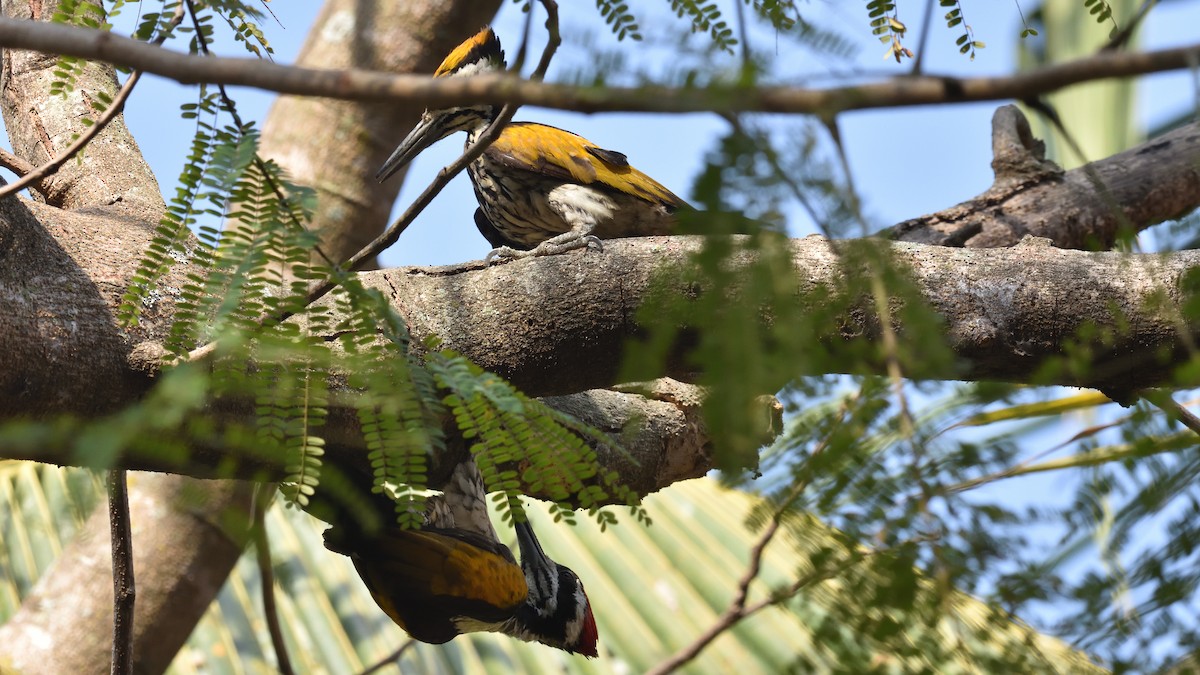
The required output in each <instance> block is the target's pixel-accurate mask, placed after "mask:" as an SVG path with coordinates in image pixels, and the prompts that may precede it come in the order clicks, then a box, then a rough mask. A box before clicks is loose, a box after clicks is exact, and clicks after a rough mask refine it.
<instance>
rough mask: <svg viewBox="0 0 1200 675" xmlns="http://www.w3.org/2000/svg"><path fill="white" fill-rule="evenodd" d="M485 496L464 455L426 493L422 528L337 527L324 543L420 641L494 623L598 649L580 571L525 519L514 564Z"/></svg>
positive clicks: (577, 649) (570, 647) (564, 644)
mask: <svg viewBox="0 0 1200 675" xmlns="http://www.w3.org/2000/svg"><path fill="white" fill-rule="evenodd" d="M486 497H487V494H486V492H485V489H484V485H483V479H482V477H481V476H480V475H479V469H478V467H476V466H475V462H474V461H472V460H470V459H468V460H466V461H465V462H463V463H461V464H459V465H458V466H457V467H455V469H454V473H453V474H452V476H451V479H450V482H449V483H448V484H447V485H446V488H445V490H444V492H443V494H442V495H441V496H433V497H430V498H429V499H428V501H427V502H426V509H425V524H424V525H423V526H422V527H421V528H420V529H415V530H403V529H400V528H399V527H398V526H396V525H394V524H393V525H392V526H391V527H385V528H384V529H383V530H382V531H380V532H376V533H374V534H366V533H362V532H359V531H358V530H357V529H356V528H352V527H338V526H335V527H333V528H331V529H330V530H327V531H326V533H325V546H326V548H328V549H330V550H331V551H334V552H335V553H341V554H342V555H345V556H348V557H349V558H350V560H351V561H353V562H354V568H355V569H356V570H357V571H358V575H359V576H360V577H362V580H363V582H364V583H365V584H366V585H367V589H368V590H370V591H371V596H372V597H373V598H374V599H375V602H376V603H378V604H379V607H380V609H382V610H383V611H384V612H385V613H386V614H387V615H388V616H389V617H391V619H392V620H393V621H395V622H396V624H397V625H399V626H400V627H401V628H403V629H404V630H405V631H407V632H408V634H409V635H411V636H413V637H414V638H416V639H417V640H420V641H422V642H430V643H433V644H442V643H444V642H449V641H450V640H452V639H454V637H455V636H457V635H459V634H461V633H471V632H476V631H491V632H497V633H504V634H505V635H510V636H512V637H515V638H518V639H520V640H525V641H528V642H541V643H543V644H547V645H550V646H551V647H557V648H559V649H562V650H564V651H567V652H571V653H577V654H582V655H584V656H589V657H590V656H596V653H597V651H596V640H597V637H598V634H597V631H596V620H595V618H594V617H593V616H592V607H591V605H590V604H589V603H588V598H587V594H585V593H584V591H583V583H582V582H581V581H580V580H579V577H578V576H576V575H575V573H574V572H572V571H571V570H570V568H567V567H565V566H563V565H559V564H558V563H556V562H554V561H553V560H551V559H550V558H549V557H547V556H546V554H545V553H544V552H543V551H542V547H541V545H540V544H539V543H538V540H537V537H536V536H534V534H533V528H532V527H530V525H529V523H517V524H516V526H515V527H516V531H517V544H518V546H519V548H520V551H521V564H520V566H518V565H517V562H516V560H515V559H514V558H513V555H512V552H511V551H509V549H508V547H507V546H505V545H504V544H502V543H500V540H499V538H498V537H497V536H496V530H495V529H493V527H492V522H491V519H490V518H489V517H488V512H487V504H486V501H485V500H486ZM388 503H389V504H390V500H388ZM385 508H387V507H385ZM388 512H389V513H390V508H388Z"/></svg>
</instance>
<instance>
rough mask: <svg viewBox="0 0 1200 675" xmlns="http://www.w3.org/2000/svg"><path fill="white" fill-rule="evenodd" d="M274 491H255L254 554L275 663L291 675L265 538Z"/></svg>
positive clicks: (265, 486) (268, 485)
mask: <svg viewBox="0 0 1200 675" xmlns="http://www.w3.org/2000/svg"><path fill="white" fill-rule="evenodd" d="M274 490H275V486H274V484H271V483H259V485H258V488H257V489H256V490H255V491H254V527H253V528H252V531H253V534H254V553H255V557H256V559H257V561H258V576H259V578H260V579H261V582H262V601H263V617H264V618H265V619H266V621H267V632H268V633H270V634H271V646H272V647H273V648H274V649H275V661H276V663H277V664H278V665H279V672H280V673H281V674H282V675H293V673H295V671H294V670H292V660H291V659H290V658H289V657H288V651H287V644H286V643H285V642H284V641H283V627H282V626H281V625H280V623H279V609H278V607H276V605H275V568H274V567H273V566H272V565H271V542H270V538H269V537H268V536H267V508H268V507H269V506H270V504H271V493H272V492H273V491H274Z"/></svg>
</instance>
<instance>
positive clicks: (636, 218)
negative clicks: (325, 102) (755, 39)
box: [376, 28, 687, 260]
mask: <svg viewBox="0 0 1200 675" xmlns="http://www.w3.org/2000/svg"><path fill="white" fill-rule="evenodd" d="M504 68H505V64H504V52H503V51H502V50H501V48H500V40H499V38H497V37H496V34H495V33H493V32H492V29H491V28H484V29H483V30H481V31H479V33H477V34H475V35H474V36H473V37H471V38H470V39H469V40H467V41H466V42H464V43H462V44H461V45H459V46H458V47H457V48H455V50H454V51H452V52H450V55H449V56H447V57H446V60H444V61H442V65H441V66H439V67H438V69H437V71H436V72H435V73H434V74H433V76H434V77H462V76H468V75H478V74H480V73H489V72H498V71H502V70H504ZM499 111H500V109H499V108H498V107H496V106H492V105H485V104H480V105H473V106H460V107H456V108H448V109H446V110H427V111H425V115H424V116H423V117H422V119H421V122H420V123H419V124H417V126H416V128H414V129H413V130H412V131H411V132H409V134H408V136H407V137H406V138H405V139H404V140H403V141H401V142H400V146H399V147H397V148H396V150H395V152H393V153H392V155H391V157H389V158H388V160H387V161H386V162H384V164H383V167H382V168H381V169H379V173H377V174H376V178H378V179H379V180H384V179H386V178H387V177H388V176H391V175H392V174H393V173H395V172H396V171H398V170H399V169H400V168H401V167H403V166H405V165H406V164H408V163H409V162H411V161H412V159H413V158H414V157H416V156H417V155H418V154H419V153H420V152H421V151H422V150H424V149H425V148H427V147H429V146H430V145H432V144H434V143H436V142H437V141H439V140H441V139H443V138H445V137H446V136H449V135H450V134H452V133H454V132H456V131H465V132H467V147H470V146H471V145H473V144H474V143H475V142H476V141H477V140H478V138H479V136H480V135H481V134H482V133H483V131H484V129H486V128H487V126H488V125H489V124H490V123H491V122H492V120H494V119H495V118H496V115H498V114H499ZM467 172H468V173H469V174H470V176H471V183H472V184H473V185H474V186H475V197H476V199H478V200H479V208H478V209H477V210H476V211H475V225H476V226H477V227H478V228H479V231H480V233H481V234H483V236H484V238H486V239H487V240H488V243H490V244H491V245H492V246H494V247H496V248H495V250H493V251H492V252H491V253H489V254H488V259H489V260H491V259H492V258H493V257H495V256H500V257H510V258H523V257H525V256H531V255H553V254H556V253H561V252H563V251H570V250H572V249H576V248H583V247H585V246H587V245H588V244H589V243H590V242H596V240H597V239H610V238H614V237H644V236H649V235H655V234H670V233H671V231H672V229H673V228H674V225H675V212H676V211H677V210H678V209H680V208H684V207H686V206H687V204H686V203H685V202H684V201H683V200H682V199H680V198H679V197H676V196H675V195H674V194H672V193H671V191H670V190H668V189H667V188H665V187H663V186H662V185H660V184H659V183H657V182H656V181H655V180H654V179H653V178H650V177H649V176H647V175H646V174H644V173H642V172H641V171H638V170H637V169H635V168H633V167H632V166H630V165H629V161H628V160H627V159H626V158H625V155H623V154H621V153H619V152H616V151H615V150H605V149H603V148H600V147H598V146H597V145H596V144H595V143H592V142H591V141H589V140H587V139H586V138H583V137H582V136H576V135H575V134H573V133H571V132H569V131H563V130H562V129H557V128H555V127H551V126H546V125H545V124H535V123H533V122H513V123H511V124H509V125H507V126H505V127H504V130H503V131H502V132H501V134H500V136H499V138H497V139H496V141H495V142H494V143H492V144H491V145H490V146H488V149H487V150H485V151H484V153H483V155H481V156H480V157H479V159H476V160H475V161H474V162H472V163H471V164H470V166H469V167H468V168H467Z"/></svg>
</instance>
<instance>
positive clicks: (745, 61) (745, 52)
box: [733, 2, 750, 74]
mask: <svg viewBox="0 0 1200 675" xmlns="http://www.w3.org/2000/svg"><path fill="white" fill-rule="evenodd" d="M733 7H734V10H735V11H736V12H737V25H738V39H739V40H740V41H741V43H742V72H743V74H745V73H748V72H750V34H749V32H748V31H747V29H746V10H745V8H743V7H742V3H740V2H735V3H733Z"/></svg>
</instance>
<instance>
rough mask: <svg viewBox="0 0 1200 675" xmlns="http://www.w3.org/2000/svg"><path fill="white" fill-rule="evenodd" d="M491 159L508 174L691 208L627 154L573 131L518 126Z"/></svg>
mask: <svg viewBox="0 0 1200 675" xmlns="http://www.w3.org/2000/svg"><path fill="white" fill-rule="evenodd" d="M484 155H485V156H486V158H487V160H488V161H490V162H493V163H495V164H499V165H501V166H504V167H507V168H509V169H519V170H522V171H531V172H534V173H538V174H541V175H544V176H548V177H550V178H554V179H556V180H562V181H567V182H571V183H578V184H581V185H591V186H595V185H596V184H600V185H603V186H606V187H608V188H610V189H613V190H616V191H619V192H623V193H625V194H628V195H632V196H634V197H638V198H641V199H644V200H646V201H649V202H656V203H659V204H663V205H665V206H669V207H672V208H679V207H683V206H686V203H685V202H684V201H683V200H682V199H680V198H679V197H677V196H675V194H674V193H672V192H671V191H670V190H668V189H667V188H665V187H663V186H662V185H661V184H659V183H658V182H657V181H655V180H654V179H653V178H651V177H649V176H647V175H646V174H644V173H642V172H641V171H638V170H637V169H635V168H633V167H632V166H630V165H629V160H628V159H626V157H625V155H624V154H622V153H620V152H617V151H615V150H605V149H604V148H601V147H599V146H597V145H596V144H595V143H592V142H591V141H589V140H587V139H586V138H584V137H582V136H578V135H576V134H573V133H571V132H569V131H564V130H562V129H559V128H557V127H552V126H548V125H545V124H536V123H533V122H513V123H511V124H509V125H508V126H507V127H505V128H504V131H503V132H502V133H501V134H500V137H499V138H497V139H496V142H495V143H493V144H492V145H491V146H490V147H489V148H488V149H487V150H486V151H485V152H484Z"/></svg>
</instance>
